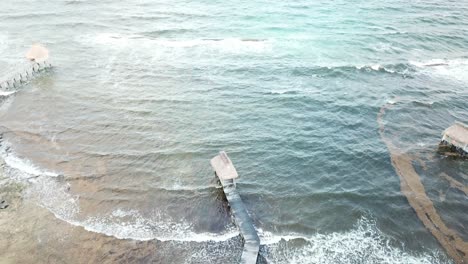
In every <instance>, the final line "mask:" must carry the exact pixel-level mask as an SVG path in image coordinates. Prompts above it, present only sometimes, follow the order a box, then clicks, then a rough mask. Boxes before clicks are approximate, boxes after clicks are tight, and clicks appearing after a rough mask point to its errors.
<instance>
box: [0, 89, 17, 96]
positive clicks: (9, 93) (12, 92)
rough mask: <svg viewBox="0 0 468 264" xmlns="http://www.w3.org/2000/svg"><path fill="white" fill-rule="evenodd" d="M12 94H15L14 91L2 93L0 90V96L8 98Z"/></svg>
mask: <svg viewBox="0 0 468 264" xmlns="http://www.w3.org/2000/svg"><path fill="white" fill-rule="evenodd" d="M14 93H16V91H2V90H0V96H4V97H7V96H10V95H12V94H14Z"/></svg>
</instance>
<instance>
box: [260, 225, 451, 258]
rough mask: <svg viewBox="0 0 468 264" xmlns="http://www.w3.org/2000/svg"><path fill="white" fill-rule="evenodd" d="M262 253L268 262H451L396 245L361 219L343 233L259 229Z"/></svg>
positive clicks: (438, 253)
mask: <svg viewBox="0 0 468 264" xmlns="http://www.w3.org/2000/svg"><path fill="white" fill-rule="evenodd" d="M259 231H260V232H259V234H260V240H261V244H263V245H265V246H263V247H262V248H261V255H262V256H263V257H264V258H265V259H266V260H267V261H268V263H296V264H301V263H320V264H322V263H342V264H343V263H349V264H354V263H356V264H357V263H392V264H393V263H414V264H416V263H417V264H423V263H428V264H429V263H450V261H449V260H447V258H446V257H445V256H444V255H443V253H442V252H431V253H424V254H419V253H413V252H408V251H407V250H403V249H402V248H404V245H403V244H401V245H400V246H401V247H397V246H395V241H393V240H392V239H390V238H388V237H387V236H385V234H383V233H382V232H381V231H380V230H379V229H378V228H377V226H376V224H375V222H374V221H371V220H368V219H366V218H362V219H360V220H359V221H358V223H357V224H356V225H355V227H354V228H353V229H351V230H349V231H346V232H335V233H330V234H319V233H317V234H314V235H311V236H304V235H300V234H290V235H284V236H280V235H273V234H271V233H269V232H265V231H263V230H259Z"/></svg>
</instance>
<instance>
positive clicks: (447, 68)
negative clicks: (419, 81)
mask: <svg viewBox="0 0 468 264" xmlns="http://www.w3.org/2000/svg"><path fill="white" fill-rule="evenodd" d="M410 63H411V64H412V65H414V66H415V67H416V68H417V69H418V70H419V71H420V72H422V73H426V74H430V75H435V76H439V77H445V78H448V79H451V80H458V81H461V82H468V74H466V73H467V72H468V58H456V59H431V60H426V61H410Z"/></svg>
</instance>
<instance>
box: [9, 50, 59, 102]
mask: <svg viewBox="0 0 468 264" xmlns="http://www.w3.org/2000/svg"><path fill="white" fill-rule="evenodd" d="M26 58H27V59H28V60H29V61H31V63H30V64H29V65H28V66H27V67H26V68H24V69H23V70H21V71H19V72H18V73H16V74H14V75H11V76H9V77H6V79H4V80H0V92H1V93H0V95H8V94H9V93H4V92H2V91H9V90H11V89H14V88H17V87H18V86H20V85H21V84H23V83H25V82H27V81H29V80H30V79H31V78H33V77H34V75H35V74H36V73H39V72H41V71H43V70H45V69H48V68H51V67H52V65H51V64H50V63H48V62H47V59H48V58H49V51H48V50H47V49H46V48H44V47H42V46H41V45H38V44H35V45H33V46H32V47H31V49H30V50H29V51H28V52H27V53H26Z"/></svg>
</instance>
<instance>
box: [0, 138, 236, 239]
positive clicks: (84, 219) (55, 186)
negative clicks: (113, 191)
mask: <svg viewBox="0 0 468 264" xmlns="http://www.w3.org/2000/svg"><path fill="white" fill-rule="evenodd" d="M7 146H8V144H7V143H6V142H1V146H0V155H1V157H2V158H3V160H4V161H5V164H6V168H5V169H6V170H5V171H6V175H8V176H9V177H10V178H12V179H13V180H17V181H21V182H27V183H29V187H28V188H27V192H26V197H27V198H30V199H32V200H34V201H36V202H37V203H38V204H39V205H40V206H41V207H43V208H46V209H48V210H49V211H50V212H51V213H53V214H54V215H55V217H57V218H59V219H61V220H63V221H66V222H68V223H70V224H73V225H75V226H81V227H83V228H84V229H86V230H88V231H91V232H96V233H101V234H105V235H109V236H114V237H116V238H119V239H134V240H141V241H145V240H152V239H157V240H159V241H183V242H201V243H202V242H209V241H214V242H221V241H227V240H230V239H232V238H234V237H237V236H238V235H239V232H238V231H237V230H236V229H235V228H234V225H231V226H230V227H229V228H227V230H225V231H224V232H222V233H210V232H196V231H194V230H193V227H192V226H191V225H190V224H189V223H187V222H186V221H183V220H181V221H174V220H173V219H171V217H170V216H168V215H166V214H164V213H161V212H156V211H155V212H153V213H152V214H151V215H149V216H143V215H142V214H141V213H140V212H139V211H138V210H123V209H116V210H114V211H113V212H112V213H110V214H109V215H96V216H81V215H80V205H79V197H78V196H77V195H73V194H71V193H70V191H69V189H70V186H69V184H68V183H66V182H65V181H63V179H60V178H58V177H57V176H58V175H59V174H57V173H54V172H49V171H46V170H43V169H41V168H39V167H37V166H36V165H34V164H33V163H32V162H30V161H29V160H26V159H21V158H19V157H17V156H16V155H14V154H13V153H12V152H11V151H10V150H9V149H8V147H7Z"/></svg>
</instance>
